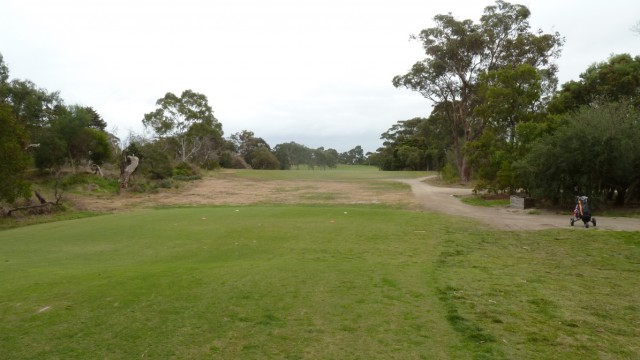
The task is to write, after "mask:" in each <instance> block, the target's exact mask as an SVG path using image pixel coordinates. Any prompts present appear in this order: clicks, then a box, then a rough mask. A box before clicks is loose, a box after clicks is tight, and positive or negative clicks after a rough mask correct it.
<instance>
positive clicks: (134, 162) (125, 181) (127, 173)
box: [120, 155, 140, 189]
mask: <svg viewBox="0 0 640 360" xmlns="http://www.w3.org/2000/svg"><path fill="white" fill-rule="evenodd" d="M127 159H129V165H127V167H125V168H124V169H123V170H122V172H121V174H120V187H121V188H122V189H126V188H127V187H129V178H130V177H131V174H133V172H134V171H136V168H137V167H138V163H139V162H140V159H138V157H137V156H135V155H128V156H127Z"/></svg>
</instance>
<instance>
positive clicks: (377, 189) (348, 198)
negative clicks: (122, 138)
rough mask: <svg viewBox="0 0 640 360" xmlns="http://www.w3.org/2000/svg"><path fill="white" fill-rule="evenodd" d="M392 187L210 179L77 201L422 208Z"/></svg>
mask: <svg viewBox="0 0 640 360" xmlns="http://www.w3.org/2000/svg"><path fill="white" fill-rule="evenodd" d="M385 184H387V185H385ZM388 184H390V183H389V182H388V181H382V180H381V181H379V182H365V183H360V182H353V181H312V180H272V181H266V180H265V181H262V180H260V181H258V180H247V179H242V178H233V179H229V178H223V179H220V178H212V177H206V178H203V179H202V180H197V181H191V182H184V183H182V186H181V187H180V188H178V189H161V190H160V191H159V192H158V193H155V194H136V193H127V192H125V193H122V194H120V195H113V196H106V197H105V196H101V197H93V196H76V197H72V198H71V200H72V201H73V203H74V204H76V206H78V207H79V208H81V209H84V210H90V211H107V212H118V211H126V210H131V209H136V208H151V207H158V206H198V205H252V204H385V205H390V206H403V207H406V206H409V207H413V208H418V206H419V205H418V204H417V202H416V199H415V198H414V197H413V196H412V194H411V192H410V191H409V190H408V189H407V188H402V187H397V186H396V187H393V186H388Z"/></svg>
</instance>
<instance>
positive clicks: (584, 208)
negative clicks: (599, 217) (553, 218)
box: [570, 196, 596, 228]
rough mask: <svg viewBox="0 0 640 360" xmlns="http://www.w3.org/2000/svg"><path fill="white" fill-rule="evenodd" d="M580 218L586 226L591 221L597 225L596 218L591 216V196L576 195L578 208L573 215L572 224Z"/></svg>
mask: <svg viewBox="0 0 640 360" xmlns="http://www.w3.org/2000/svg"><path fill="white" fill-rule="evenodd" d="M578 220H582V222H583V223H584V227H586V228H588V227H589V222H591V223H593V226H596V218H594V217H591V208H590V207H589V198H588V197H586V196H576V208H575V209H574V210H573V216H571V220H570V221H571V226H573V223H575V222H576V221H578Z"/></svg>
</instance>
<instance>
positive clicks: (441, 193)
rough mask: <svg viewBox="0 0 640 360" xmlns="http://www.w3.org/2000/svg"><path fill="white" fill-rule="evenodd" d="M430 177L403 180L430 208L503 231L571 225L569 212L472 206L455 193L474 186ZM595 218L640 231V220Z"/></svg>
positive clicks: (606, 224) (602, 224)
mask: <svg viewBox="0 0 640 360" xmlns="http://www.w3.org/2000/svg"><path fill="white" fill-rule="evenodd" d="M426 179H427V178H421V179H411V180H402V182H404V183H406V184H409V185H411V190H412V192H413V195H414V196H415V197H416V198H417V200H418V201H419V202H420V204H422V206H423V207H424V208H425V209H427V210H430V211H438V212H442V213H445V214H450V215H458V216H465V217H470V218H474V219H478V220H481V221H483V222H485V223H487V224H489V225H490V226H492V227H494V228H497V229H502V230H541V229H549V228H569V227H570V225H569V216H568V215H557V214H553V213H549V212H544V211H543V212H541V214H538V215H533V214H530V213H529V210H517V209H510V208H489V207H480V206H470V205H467V204H464V203H463V202H461V201H460V200H459V199H458V198H456V197H454V195H468V194H471V190H470V189H460V188H446V187H438V186H433V185H429V184H428V183H426V182H425V181H424V180H426ZM595 217H596V220H597V225H598V226H597V227H598V228H601V229H607V230H625V231H640V219H633V218H622V217H600V216H597V214H596V215H595ZM580 224H582V223H580ZM580 224H578V223H576V225H575V228H577V229H584V226H581V225H580Z"/></svg>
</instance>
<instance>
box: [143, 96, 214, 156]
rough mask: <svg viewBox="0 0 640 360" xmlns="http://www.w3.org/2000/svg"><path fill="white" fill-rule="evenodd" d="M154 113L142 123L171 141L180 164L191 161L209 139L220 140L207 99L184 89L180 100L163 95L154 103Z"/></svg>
mask: <svg viewBox="0 0 640 360" xmlns="http://www.w3.org/2000/svg"><path fill="white" fill-rule="evenodd" d="M156 106H157V108H156V110H154V111H152V112H150V113H147V114H145V115H144V119H143V120H142V123H143V125H144V126H145V127H147V128H151V129H153V131H154V132H155V133H156V134H157V135H158V136H160V137H161V138H171V139H172V140H174V141H175V143H176V148H175V149H174V151H175V153H176V157H177V158H178V159H179V160H180V161H187V160H189V159H190V158H192V157H193V156H194V155H195V154H196V153H197V152H198V151H199V150H200V149H202V147H203V146H204V145H205V141H206V140H210V139H211V137H212V136H213V137H215V138H216V139H221V138H222V134H223V133H222V124H220V122H218V119H216V118H215V117H214V116H213V110H212V109H211V107H210V106H209V102H208V100H207V97H206V96H205V95H203V94H200V93H196V92H194V91H192V90H185V91H183V92H182V94H180V97H178V96H176V95H175V94H173V93H170V92H168V93H166V94H165V96H164V97H162V98H160V99H158V101H156Z"/></svg>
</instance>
